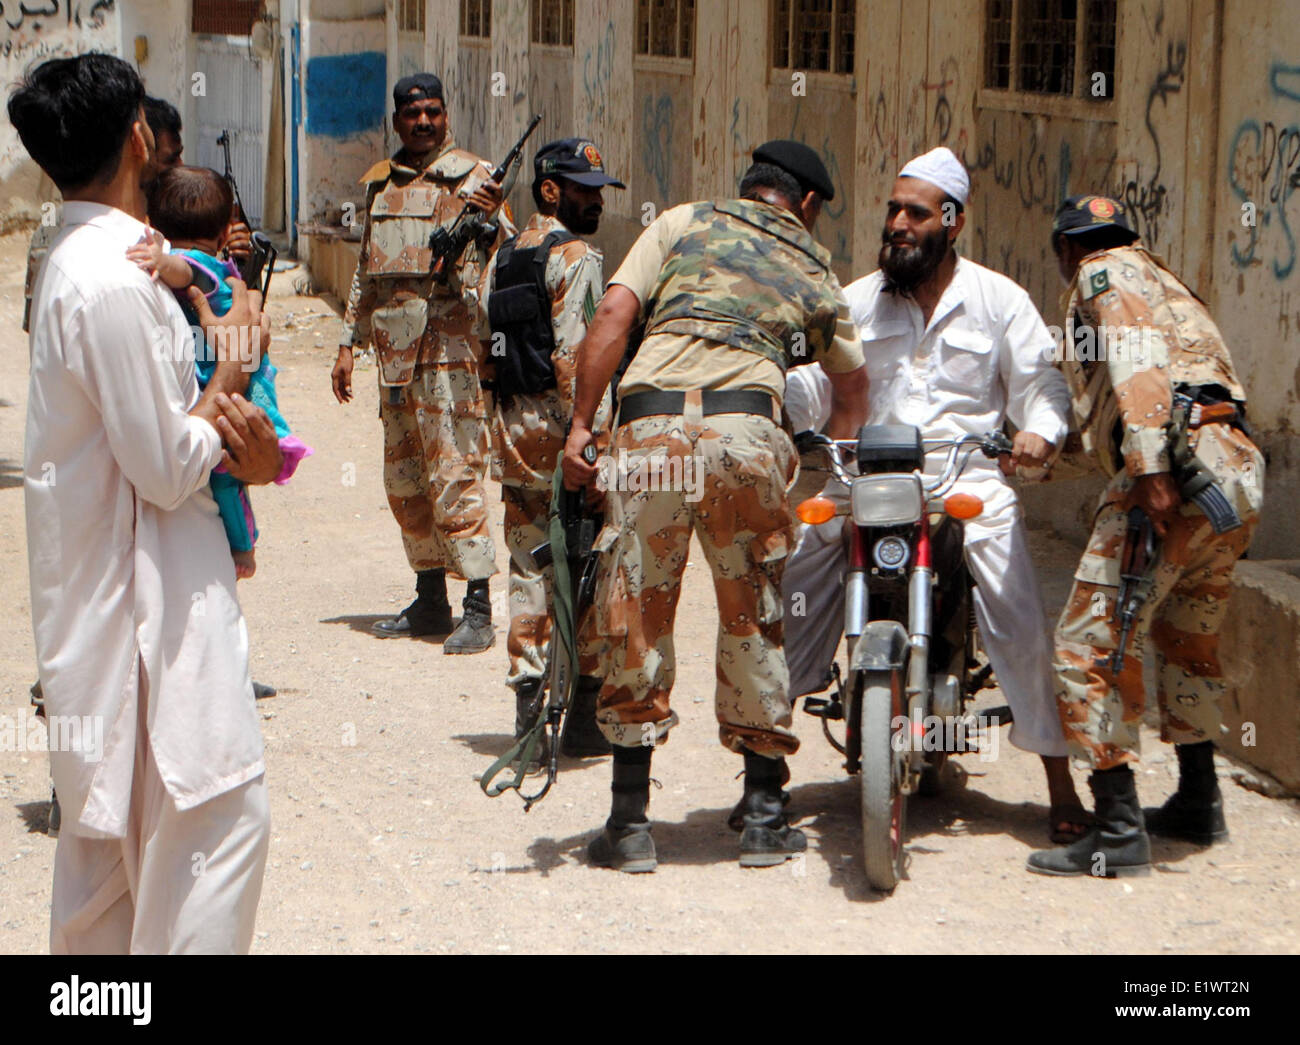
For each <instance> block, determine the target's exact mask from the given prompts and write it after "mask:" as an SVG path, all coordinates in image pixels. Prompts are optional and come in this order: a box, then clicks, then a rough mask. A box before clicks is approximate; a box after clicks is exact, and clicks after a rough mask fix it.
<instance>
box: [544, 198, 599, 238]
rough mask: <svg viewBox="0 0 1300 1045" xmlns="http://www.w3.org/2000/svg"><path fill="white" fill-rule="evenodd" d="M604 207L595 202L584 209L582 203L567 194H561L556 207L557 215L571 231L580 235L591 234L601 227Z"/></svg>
mask: <svg viewBox="0 0 1300 1045" xmlns="http://www.w3.org/2000/svg"><path fill="white" fill-rule="evenodd" d="M602 213H603V208H602V207H601V206H600V204H595V203H593V204H592V205H591V206H590V207H587V208H586V209H585V210H583V209H582V208H581V207H580V205H579V204H578V203H576V202H574V201H573V200H571V199H569V198H568V197H567V196H561V197H560V202H559V204H558V205H557V206H556V208H555V216H556V218H558V219H559V221H560V224H561V225H563V226H564V227H565V228H566V229H568V230H569V231H570V232H572V233H574V234H575V235H578V236H590V235H591V234H592V233H593V232H595V231H596V230H597V229H598V228H600V216H601V214H602Z"/></svg>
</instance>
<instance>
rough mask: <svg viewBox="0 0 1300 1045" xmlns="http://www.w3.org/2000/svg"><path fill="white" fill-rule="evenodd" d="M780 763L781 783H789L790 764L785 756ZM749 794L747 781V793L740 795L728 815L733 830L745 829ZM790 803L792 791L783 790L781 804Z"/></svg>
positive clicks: (786, 804)
mask: <svg viewBox="0 0 1300 1045" xmlns="http://www.w3.org/2000/svg"><path fill="white" fill-rule="evenodd" d="M778 763H779V764H780V766H781V779H780V783H781V784H782V785H785V784H788V783H789V782H790V765H789V763H788V762H786V760H785V759H784V758H782V759H778ZM748 796H749V787H748V781H746V787H745V793H744V794H743V795H741V796H740V801H739V802H737V803H736V804H735V805H734V806H733V807H732V809H731V813H730V815H729V816H728V817H727V826H728V827H729V828H731V829H732V830H733V831H743V830H745V803H746V802H747V801H748ZM789 804H790V792H789V791H782V792H781V805H783V806H788V805H789Z"/></svg>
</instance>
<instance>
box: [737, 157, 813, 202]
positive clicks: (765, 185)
mask: <svg viewBox="0 0 1300 1045" xmlns="http://www.w3.org/2000/svg"><path fill="white" fill-rule="evenodd" d="M757 189H774V190H775V191H776V192H777V193H778V194H779V195H780V196H782V197H784V198H785V200H786V201H787V202H789V203H790V205H791V206H793V207H797V206H799V204H800V203H801V202H802V201H803V197H804V193H803V190H802V189H801V188H800V187H799V182H798V181H797V180H796V179H795V177H794V175H793V174H791V173H790V172H789V171H786V170H783V169H782V168H780V167H778V166H776V165H775V164H772V163H755V164H753V165H752V166H751V167H750V168H749V170H747V171H745V176H744V177H743V178H741V179H740V198H741V199H742V200H752V199H758V198H759V197H758V194H757V192H756V191H755V190H757Z"/></svg>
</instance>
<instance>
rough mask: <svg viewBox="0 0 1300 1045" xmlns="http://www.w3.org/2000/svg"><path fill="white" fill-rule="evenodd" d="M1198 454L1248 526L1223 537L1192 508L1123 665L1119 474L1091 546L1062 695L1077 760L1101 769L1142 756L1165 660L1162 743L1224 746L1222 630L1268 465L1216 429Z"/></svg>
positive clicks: (1182, 516)
mask: <svg viewBox="0 0 1300 1045" xmlns="http://www.w3.org/2000/svg"><path fill="white" fill-rule="evenodd" d="M1193 436H1199V437H1200V438H1199V443H1198V445H1197V446H1196V447H1195V448H1196V452H1197V456H1198V457H1199V458H1200V459H1201V460H1202V461H1203V462H1204V463H1205V464H1206V465H1207V466H1208V467H1209V468H1210V470H1211V471H1212V472H1213V473H1214V474H1215V475H1216V476H1217V477H1218V478H1219V481H1220V484H1221V487H1222V489H1223V491H1224V493H1225V495H1226V496H1227V498H1228V500H1229V502H1231V503H1232V504H1233V506H1234V507H1235V508H1236V509H1237V513H1238V515H1239V516H1240V517H1241V520H1242V525H1241V526H1240V527H1239V528H1237V529H1235V530H1232V531H1230V532H1228V533H1225V534H1222V535H1216V534H1215V533H1214V530H1213V529H1212V528H1211V526H1210V523H1209V520H1208V519H1206V517H1205V515H1204V513H1203V512H1202V511H1201V510H1200V509H1199V508H1197V507H1196V506H1195V505H1192V504H1184V505H1183V506H1182V508H1181V510H1180V512H1179V514H1178V517H1177V519H1176V520H1175V521H1174V522H1173V523H1172V524H1171V525H1170V527H1169V531H1168V533H1167V534H1166V535H1165V537H1164V538H1163V540H1162V542H1161V545H1160V550H1159V555H1158V560H1157V565H1156V570H1155V576H1154V581H1153V584H1152V590H1151V594H1150V596H1149V597H1148V598H1147V601H1146V603H1145V605H1144V606H1143V608H1142V612H1141V614H1140V616H1139V617H1138V620H1137V622H1136V624H1135V625H1134V627H1133V629H1132V631H1131V633H1130V636H1129V642H1128V646H1127V647H1126V655H1125V658H1124V665H1123V668H1122V670H1121V671H1120V672H1119V673H1118V674H1115V673H1113V672H1112V671H1111V667H1110V657H1111V654H1112V653H1113V652H1114V650H1115V648H1116V646H1117V645H1118V643H1119V631H1120V627H1119V623H1118V622H1117V621H1116V620H1115V619H1114V617H1115V614H1114V610H1115V601H1116V597H1117V594H1118V590H1119V574H1120V560H1121V555H1122V553H1123V547H1124V535H1125V530H1126V527H1127V524H1128V510H1127V507H1126V504H1125V499H1126V497H1127V495H1128V492H1129V490H1130V489H1131V487H1132V481H1131V480H1130V479H1129V478H1128V477H1127V475H1126V474H1125V473H1122V472H1121V473H1120V474H1119V475H1117V476H1116V477H1115V479H1114V480H1112V482H1111V485H1110V486H1109V487H1108V488H1107V490H1106V492H1105V494H1103V495H1102V502H1101V506H1100V508H1099V509H1098V511H1097V515H1096V519H1095V521H1094V523H1093V528H1092V536H1091V537H1090V539H1089V541H1088V547H1087V550H1086V551H1085V552H1084V554H1083V558H1082V559H1081V560H1080V563H1079V568H1078V570H1077V571H1076V573H1075V579H1074V587H1073V589H1072V590H1071V592H1070V597H1069V600H1068V601H1067V602H1066V605H1065V609H1064V611H1063V612H1062V614H1061V619H1060V622H1059V623H1058V624H1057V627H1056V660H1055V665H1054V666H1055V673H1056V700H1057V710H1058V711H1059V712H1060V715H1061V725H1062V726H1063V727H1064V730H1065V739H1066V742H1067V744H1068V746H1069V750H1070V754H1071V755H1073V756H1074V757H1075V758H1077V759H1080V760H1082V761H1084V762H1087V763H1088V764H1090V765H1091V766H1092V767H1093V768H1095V769H1112V768H1114V767H1115V766H1119V765H1122V764H1124V763H1126V762H1136V761H1137V760H1138V727H1139V725H1140V723H1141V719H1142V713H1143V711H1144V709H1145V703H1146V701H1145V693H1144V688H1143V673H1144V672H1143V663H1144V661H1145V659H1146V657H1147V656H1148V654H1151V655H1154V657H1155V665H1154V666H1155V678H1156V698H1157V701H1158V705H1159V712H1160V739H1161V740H1164V741H1166V742H1170V743H1174V744H1194V743H1197V742H1199V741H1203V740H1217V739H1218V738H1219V733H1220V725H1221V722H1222V717H1221V714H1222V713H1221V707H1220V698H1221V696H1222V693H1223V688H1224V686H1223V670H1222V668H1221V666H1220V664H1219V628H1220V626H1221V625H1222V623H1223V618H1224V616H1225V614H1226V613H1227V610H1228V595H1229V590H1230V581H1231V578H1232V568H1233V564H1234V563H1235V562H1236V561H1237V559H1239V558H1240V557H1241V555H1242V554H1243V553H1244V552H1245V550H1246V547H1247V546H1248V545H1249V544H1250V539H1251V535H1252V534H1253V533H1254V531H1255V526H1256V524H1257V523H1258V521H1259V508H1260V504H1261V503H1262V500H1263V481H1264V460H1263V457H1262V455H1261V454H1260V452H1259V450H1258V449H1256V447H1255V445H1254V444H1253V443H1251V442H1250V440H1249V439H1247V438H1246V437H1245V436H1244V435H1242V434H1241V433H1240V432H1237V431H1236V430H1234V429H1232V428H1229V427H1228V426H1226V425H1211V426H1207V427H1206V428H1203V429H1200V430H1199V431H1197V432H1194V433H1193Z"/></svg>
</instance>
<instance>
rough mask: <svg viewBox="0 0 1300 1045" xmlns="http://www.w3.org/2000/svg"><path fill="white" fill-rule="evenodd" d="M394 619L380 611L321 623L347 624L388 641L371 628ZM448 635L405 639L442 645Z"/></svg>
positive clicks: (330, 619) (326, 620) (321, 621)
mask: <svg viewBox="0 0 1300 1045" xmlns="http://www.w3.org/2000/svg"><path fill="white" fill-rule="evenodd" d="M392 619H393V615H392V614H391V613H380V614H377V615H376V614H365V613H358V614H353V615H352V616H349V617H322V618H321V619H320V623H321V624H346V625H347V626H348V627H349V628H351V629H352V630H353V631H355V632H359V633H360V634H362V635H369V636H370V637H371V638H372V639H375V640H376V641H378V642H388V641H389V640H388V639H386V638H384V637H383V636H381V635H376V634H375V633H374V631H373V630H371V629H372V628H373V626H374V625H375V624H376V623H377V622H378V621H381V620H392ZM451 624H452V627H453V628H454V627H456V626H458V625H459V624H460V618H459V617H457V618H455V619H454V620H452V622H451ZM446 637H447V636H446V635H416V636H414V637H407V638H406V639H405V641H406V642H424V643H428V644H430V645H433V646H441V645H442V641H443V639H445V638H446Z"/></svg>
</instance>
